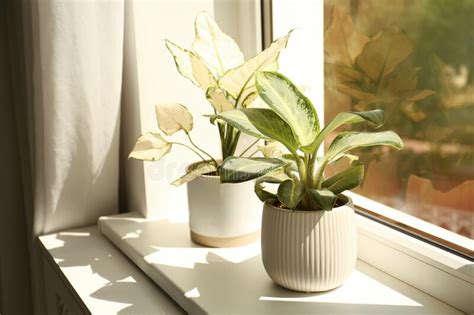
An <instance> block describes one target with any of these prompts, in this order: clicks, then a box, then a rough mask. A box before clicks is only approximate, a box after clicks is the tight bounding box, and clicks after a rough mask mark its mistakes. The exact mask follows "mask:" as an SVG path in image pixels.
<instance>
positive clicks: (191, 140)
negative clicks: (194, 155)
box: [186, 132, 219, 166]
mask: <svg viewBox="0 0 474 315" xmlns="http://www.w3.org/2000/svg"><path fill="white" fill-rule="evenodd" d="M186 136H188V139H189V142H191V144H192V145H193V146H194V147H195V148H196V149H198V150H199V151H201V152H202V153H204V154H205V155H207V156H208V157H209V158H210V159H211V160H212V161H213V162H214V163H216V166H217V165H219V164H217V161H216V160H215V159H214V158H213V157H212V156H211V155H210V154H209V153H207V152H206V151H204V150H203V149H201V148H199V147H198V146H197V145H196V144H195V143H194V141H193V139H191V136H190V135H189V133H187V132H186Z"/></svg>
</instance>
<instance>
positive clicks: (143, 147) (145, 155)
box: [128, 132, 171, 161]
mask: <svg viewBox="0 0 474 315" xmlns="http://www.w3.org/2000/svg"><path fill="white" fill-rule="evenodd" d="M170 150H171V143H169V142H168V141H166V140H165V139H163V137H162V136H161V135H160V134H159V133H154V132H148V133H146V134H144V135H142V136H140V137H139V138H138V140H137V142H136V144H135V146H134V147H133V150H132V152H131V153H130V155H129V156H128V158H129V159H130V158H133V159H138V160H143V161H158V160H160V159H161V158H162V157H163V156H165V155H166V154H168V153H169V152H170Z"/></svg>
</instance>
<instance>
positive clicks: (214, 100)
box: [206, 87, 234, 113]
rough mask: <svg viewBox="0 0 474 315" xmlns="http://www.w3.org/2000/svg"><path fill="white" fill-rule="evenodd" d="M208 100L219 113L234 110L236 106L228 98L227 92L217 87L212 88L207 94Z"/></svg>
mask: <svg viewBox="0 0 474 315" xmlns="http://www.w3.org/2000/svg"><path fill="white" fill-rule="evenodd" d="M206 98H207V100H208V101H209V103H211V105H212V107H214V109H215V110H216V112H218V113H222V112H226V111H229V110H233V109H234V104H233V103H232V102H231V101H230V100H229V99H228V98H227V96H226V95H225V92H224V91H223V90H222V89H219V88H217V87H210V88H209V89H208V90H207V92H206Z"/></svg>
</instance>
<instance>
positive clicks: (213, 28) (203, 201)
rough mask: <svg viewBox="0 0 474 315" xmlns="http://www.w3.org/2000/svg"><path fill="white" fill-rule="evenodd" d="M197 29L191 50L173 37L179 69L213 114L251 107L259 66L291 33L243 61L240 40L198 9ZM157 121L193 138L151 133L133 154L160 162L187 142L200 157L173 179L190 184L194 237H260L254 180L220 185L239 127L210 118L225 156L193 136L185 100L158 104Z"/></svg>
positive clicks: (207, 241)
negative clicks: (183, 140) (182, 139)
mask: <svg viewBox="0 0 474 315" xmlns="http://www.w3.org/2000/svg"><path fill="white" fill-rule="evenodd" d="M195 33H196V37H195V40H194V42H193V45H192V50H188V49H185V48H182V47H180V46H178V45H176V44H174V43H172V42H171V41H168V40H166V47H167V49H168V50H169V52H170V53H171V55H172V57H173V59H174V62H175V64H176V68H177V70H178V71H179V73H180V74H181V75H183V76H184V77H185V78H187V79H189V80H190V81H191V82H192V83H193V84H194V85H196V86H197V87H198V88H200V89H202V91H203V92H204V93H205V96H206V98H207V100H208V101H209V103H210V105H211V106H212V110H213V112H211V113H213V114H219V113H224V112H226V111H228V110H234V109H239V108H247V107H249V106H251V105H252V103H253V102H254V101H256V98H257V91H256V87H255V77H254V74H255V71H256V70H262V69H267V70H271V69H277V68H278V57H279V54H280V51H281V50H282V49H283V48H285V47H286V44H287V42H288V38H289V35H290V34H288V35H287V36H285V37H282V38H280V39H277V40H275V41H274V42H273V43H272V44H271V45H270V46H269V47H268V48H267V49H265V50H264V51H262V52H261V53H260V54H258V55H256V56H255V57H253V58H251V59H249V60H247V61H244V57H243V54H242V52H241V51H240V49H239V47H238V45H237V44H236V43H235V42H234V40H233V39H232V38H231V37H229V36H228V35H226V34H224V33H223V32H222V31H221V30H220V28H219V27H218V25H217V24H216V22H215V21H214V20H213V19H212V18H211V17H210V16H209V15H208V14H206V13H200V14H198V16H197V17H196V21H195ZM156 120H157V123H158V127H159V129H160V130H161V132H162V133H163V134H164V135H166V136H172V135H174V134H175V133H177V132H184V133H185V134H186V136H187V138H188V140H189V143H180V142H174V141H170V140H167V139H165V137H164V136H163V135H162V133H160V132H148V133H146V134H144V135H142V136H140V137H139V138H138V140H137V142H136V144H135V147H134V148H133V150H132V152H131V153H130V156H129V157H130V158H135V159H140V160H144V161H158V160H160V159H162V158H163V157H164V156H165V155H166V154H168V153H169V152H170V150H171V149H172V147H173V146H181V147H185V148H187V149H189V150H191V151H192V152H194V153H195V154H196V156H197V157H199V159H200V161H199V162H196V163H193V164H192V165H190V166H189V167H188V169H187V172H186V174H184V175H183V176H181V177H180V178H178V179H176V180H175V181H173V182H172V183H171V184H172V185H175V186H178V185H182V184H184V183H187V185H188V187H187V188H188V203H189V225H190V232H191V239H192V240H193V241H194V242H196V243H199V244H201V245H205V246H212V247H227V246H237V245H242V244H245V243H248V242H251V241H254V240H256V239H257V238H258V237H259V234H260V233H259V231H260V222H261V213H259V211H257V210H256V209H255V208H256V205H257V204H258V202H259V201H258V198H256V197H255V196H254V195H253V192H252V190H253V187H252V183H242V184H241V185H239V186H234V185H228V184H223V185H221V183H220V177H219V176H220V172H221V162H220V161H221V160H224V159H226V158H228V157H231V156H233V155H234V154H235V152H236V148H237V144H238V142H239V139H240V134H241V133H240V131H239V130H238V129H236V128H234V127H233V126H232V125H229V124H227V123H225V122H222V121H215V119H213V118H211V120H210V122H211V123H212V124H214V125H215V126H216V127H217V130H218V132H219V135H220V142H221V149H222V150H221V151H222V157H213V156H211V155H210V154H209V153H208V152H206V150H205V149H203V148H201V147H200V146H198V145H197V144H196V143H195V142H194V140H193V139H192V137H191V131H192V129H193V117H192V115H191V113H190V112H189V111H188V109H187V108H186V107H185V106H184V105H181V104H160V105H157V106H156ZM256 143H257V141H255V142H254V143H252V144H251V145H250V146H249V147H248V148H247V149H245V150H243V151H242V152H239V156H244V155H245V154H247V152H249V151H250V149H251V147H252V146H254V145H255V144H256Z"/></svg>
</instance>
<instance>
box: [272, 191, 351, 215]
mask: <svg viewBox="0 0 474 315" xmlns="http://www.w3.org/2000/svg"><path fill="white" fill-rule="evenodd" d="M341 195H342V196H344V197H345V198H347V202H346V203H345V204H343V205H342V206H338V207H335V208H332V210H291V209H285V208H277V207H275V206H274V205H273V203H274V202H275V201H276V200H274V199H269V200H266V201H265V202H264V205H265V206H267V207H269V208H271V209H273V210H277V211H286V212H291V213H315V212H320V211H328V212H331V211H338V210H339V209H342V208H344V207H346V206H348V207H350V208H354V206H353V203H352V199H351V197H349V196H346V195H344V194H341Z"/></svg>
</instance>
